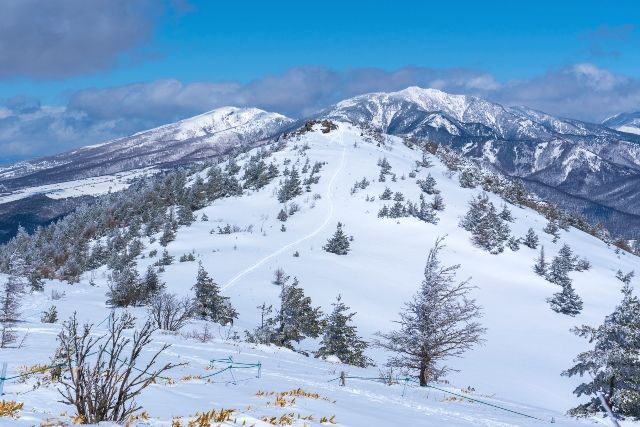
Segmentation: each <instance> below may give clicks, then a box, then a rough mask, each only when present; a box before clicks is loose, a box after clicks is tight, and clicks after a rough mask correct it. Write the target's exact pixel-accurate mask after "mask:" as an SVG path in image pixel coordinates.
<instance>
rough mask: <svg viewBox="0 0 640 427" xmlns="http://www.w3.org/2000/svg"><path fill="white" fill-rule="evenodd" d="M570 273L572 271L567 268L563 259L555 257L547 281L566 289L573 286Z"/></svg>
mask: <svg viewBox="0 0 640 427" xmlns="http://www.w3.org/2000/svg"><path fill="white" fill-rule="evenodd" d="M569 271H570V270H569V269H568V268H567V266H566V264H565V262H564V260H563V258H562V257H560V256H555V257H553V260H552V261H551V265H549V269H548V271H547V276H546V279H547V280H548V281H549V282H551V283H555V284H556V285H558V286H562V287H563V288H564V287H565V286H566V285H571V278H569Z"/></svg>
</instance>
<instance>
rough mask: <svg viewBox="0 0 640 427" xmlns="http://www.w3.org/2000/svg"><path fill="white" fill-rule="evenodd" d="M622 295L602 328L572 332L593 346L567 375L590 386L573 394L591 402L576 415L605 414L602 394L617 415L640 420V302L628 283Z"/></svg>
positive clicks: (579, 355) (578, 356) (588, 327)
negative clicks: (599, 396)
mask: <svg viewBox="0 0 640 427" xmlns="http://www.w3.org/2000/svg"><path fill="white" fill-rule="evenodd" d="M622 294H623V298H622V302H621V303H620V304H619V305H618V306H616V308H615V309H614V311H613V313H611V314H610V315H608V316H607V317H605V319H604V322H603V323H602V325H600V326H598V327H595V328H594V327H591V326H587V325H583V326H580V327H576V328H574V329H573V330H572V331H573V332H574V333H575V334H576V335H578V336H580V337H583V338H586V339H588V340H589V342H590V343H591V344H592V345H593V347H592V348H591V349H590V350H587V351H584V352H582V353H580V354H578V355H577V356H576V358H575V359H574V362H576V364H575V365H574V366H573V367H571V368H569V369H568V370H567V371H565V372H563V375H565V376H568V377H573V376H575V375H578V376H580V377H583V376H586V377H587V382H584V383H582V384H580V385H579V386H578V387H576V389H575V390H574V391H573V393H574V394H575V395H576V396H578V397H580V396H583V395H584V396H587V397H589V398H590V400H589V401H588V402H587V403H583V404H581V405H579V406H577V407H575V408H573V409H571V411H570V413H571V414H572V415H576V416H586V415H590V414H594V413H601V412H603V411H604V408H603V407H602V403H601V402H600V400H599V399H598V397H597V393H598V392H600V393H602V395H603V396H604V399H605V401H606V402H607V404H608V405H609V407H611V408H612V409H613V411H614V413H615V414H617V415H621V416H623V417H626V416H628V417H640V387H638V384H640V360H639V359H638V348H640V328H638V325H640V300H639V299H638V297H637V296H635V295H633V289H632V288H631V286H630V285H629V284H628V283H624V285H623V287H622Z"/></svg>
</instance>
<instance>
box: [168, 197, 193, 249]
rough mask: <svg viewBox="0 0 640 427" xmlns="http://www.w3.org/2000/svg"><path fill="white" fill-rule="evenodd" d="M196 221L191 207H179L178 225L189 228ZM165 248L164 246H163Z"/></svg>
mask: <svg viewBox="0 0 640 427" xmlns="http://www.w3.org/2000/svg"><path fill="white" fill-rule="evenodd" d="M195 221H196V216H195V215H194V214H193V210H192V209H191V206H189V205H185V206H180V208H179V209H178V224H180V225H186V226H189V225H191V224H193V223H194V222H195ZM165 246H166V245H165Z"/></svg>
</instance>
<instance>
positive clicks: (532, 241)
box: [522, 228, 539, 249]
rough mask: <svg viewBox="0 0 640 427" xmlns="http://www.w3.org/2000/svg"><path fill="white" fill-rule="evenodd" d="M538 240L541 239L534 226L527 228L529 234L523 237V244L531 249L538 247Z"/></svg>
mask: <svg viewBox="0 0 640 427" xmlns="http://www.w3.org/2000/svg"><path fill="white" fill-rule="evenodd" d="M538 241H539V239H538V235H537V234H536V232H535V231H533V228H529V230H527V235H526V236H524V238H523V239H522V244H523V245H525V246H527V247H529V248H531V249H535V248H537V247H538Z"/></svg>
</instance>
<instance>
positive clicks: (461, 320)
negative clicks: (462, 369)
mask: <svg viewBox="0 0 640 427" xmlns="http://www.w3.org/2000/svg"><path fill="white" fill-rule="evenodd" d="M442 248H443V244H442V238H439V239H437V240H436V244H435V246H434V247H433V249H431V250H430V251H429V255H428V257H427V265H426V267H425V270H424V281H423V282H422V286H421V287H420V290H419V291H418V293H417V294H416V295H415V296H414V298H413V300H412V301H410V302H408V303H406V305H405V309H404V310H403V311H402V312H401V313H400V321H399V322H398V323H399V324H400V329H399V330H397V331H392V332H388V333H378V336H379V337H381V339H382V340H381V341H378V342H377V345H378V346H380V347H382V348H384V349H387V350H389V351H391V352H393V353H395V354H396V355H395V356H393V357H392V358H391V359H389V361H388V365H389V366H392V367H399V368H401V369H415V370H418V372H419V375H418V378H419V380H420V385H421V386H426V385H427V383H428V382H429V381H431V380H434V379H437V378H439V377H441V376H443V375H444V374H446V373H447V372H448V371H449V368H448V367H446V366H443V365H442V362H443V360H445V359H447V358H450V357H455V356H460V355H462V354H463V353H464V352H465V351H467V350H469V349H470V348H472V347H473V346H475V345H476V344H478V343H480V342H482V338H481V336H482V334H483V333H484V331H485V329H484V328H482V326H481V325H480V323H478V321H477V319H478V318H479V317H480V316H481V312H480V307H479V306H478V305H477V304H476V302H475V300H473V299H471V298H469V292H470V290H471V287H470V286H469V283H468V281H463V282H456V278H455V276H456V272H457V270H458V268H459V267H460V266H459V265H454V266H450V267H444V266H442V264H441V262H440V260H439V252H440V250H441V249H442Z"/></svg>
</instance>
